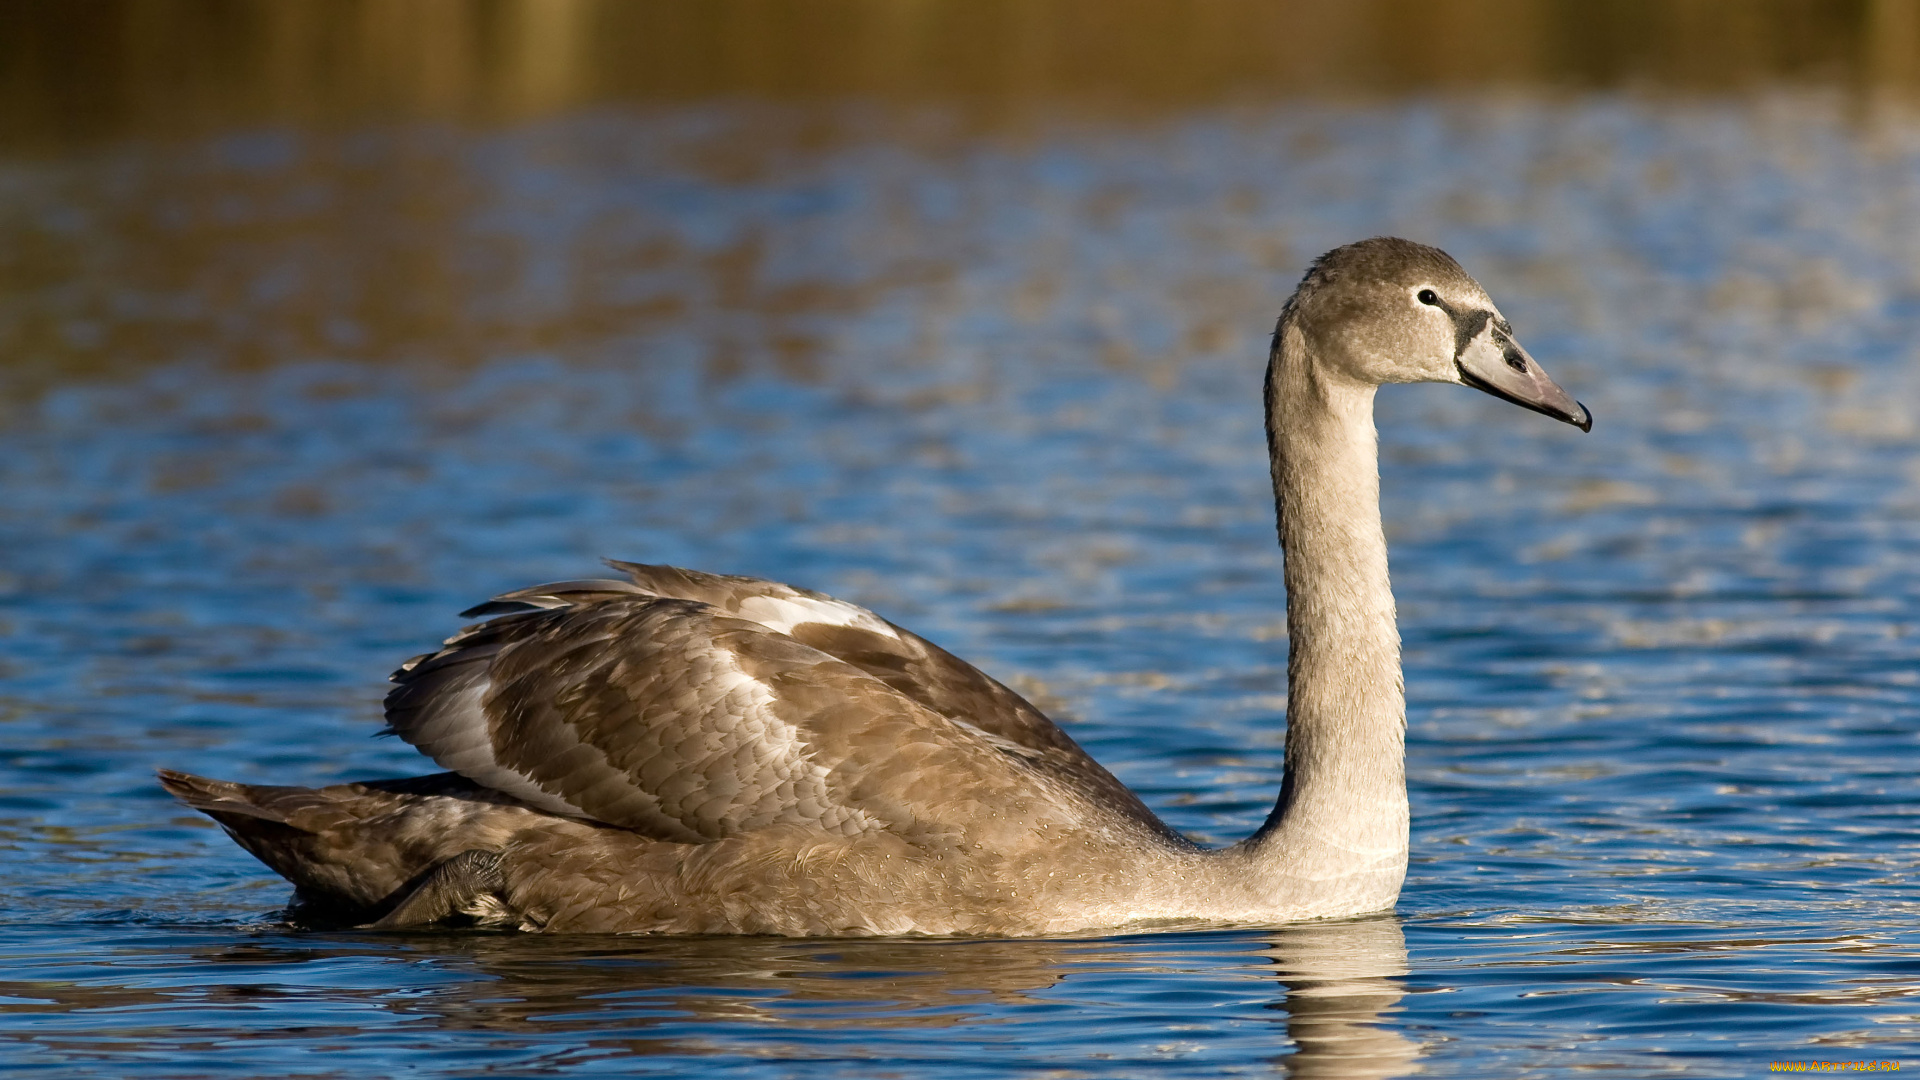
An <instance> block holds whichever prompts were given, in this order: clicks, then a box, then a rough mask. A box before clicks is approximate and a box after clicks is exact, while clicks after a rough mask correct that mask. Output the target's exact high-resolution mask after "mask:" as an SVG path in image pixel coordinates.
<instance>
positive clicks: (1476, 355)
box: [1453, 317, 1593, 431]
mask: <svg viewBox="0 0 1920 1080" xmlns="http://www.w3.org/2000/svg"><path fill="white" fill-rule="evenodd" d="M1505 326H1506V324H1505V323H1504V322H1500V321H1498V320H1496V319H1493V318H1491V317H1484V321H1483V322H1481V324H1480V326H1479V327H1478V330H1477V332H1476V333H1474V334H1472V335H1471V336H1466V335H1464V334H1463V335H1462V336H1463V337H1465V338H1466V340H1465V341H1463V342H1462V343H1461V345H1460V351H1459V352H1458V353H1457V354H1455V356H1454V358H1453V365H1454V367H1455V368H1457V369H1458V370H1459V372H1460V381H1461V382H1463V383H1466V384H1467V385H1468V386H1471V387H1474V388H1475V389H1479V390H1485V391H1486V392H1487V393H1489V394H1492V395H1493V396H1494V397H1497V398H1505V399H1507V400H1508V401H1511V402H1513V403H1514V404H1515V405H1518V406H1520V407H1522V408H1526V409H1532V410H1533V411H1534V412H1538V413H1546V414H1547V415H1548V416H1551V417H1553V418H1554V419H1555V420H1564V421H1566V422H1567V423H1569V424H1572V425H1573V426H1574V427H1577V428H1579V429H1580V430H1581V431H1592V430H1593V414H1592V413H1590V412H1588V411H1587V407H1586V406H1585V405H1582V404H1580V403H1579V402H1577V401H1575V400H1573V396H1572V395H1570V394H1568V393H1567V392H1566V391H1565V390H1562V389H1560V387H1559V386H1558V385H1557V384H1556V383H1555V382H1554V381H1553V380H1552V379H1549V378H1547V373H1546V372H1544V371H1541V370H1540V365H1539V364H1537V363H1535V362H1534V360H1533V357H1531V356H1528V355H1527V350H1525V349H1523V348H1521V347H1520V343H1519V342H1517V341H1515V340H1513V335H1512V334H1509V333H1508V332H1507V331H1506V330H1505V329H1504V327H1505Z"/></svg>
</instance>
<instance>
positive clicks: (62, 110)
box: [0, 0, 1920, 153]
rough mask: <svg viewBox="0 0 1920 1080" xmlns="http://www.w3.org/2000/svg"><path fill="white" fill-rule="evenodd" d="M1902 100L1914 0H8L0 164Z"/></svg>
mask: <svg viewBox="0 0 1920 1080" xmlns="http://www.w3.org/2000/svg"><path fill="white" fill-rule="evenodd" d="M1782 80H1786V81H1798V82H1813V83H1822V84H1833V85H1837V86H1842V87H1846V88H1850V89H1871V90H1885V91H1892V92H1895V93H1899V94H1903V95H1904V94H1909V93H1912V92H1913V91H1915V89H1916V88H1920V4H1916V3H1915V2H1914V0H1605V2H1593V0H1347V2H1341V3H1328V2H1323V0H1188V2H1180V0H698V2H653V0H9V2H7V3H5V4H3V5H0V144H3V145H4V146H5V147H6V149H7V150H9V151H11V152H16V153H17V152H19V151H21V150H25V149H30V148H39V149H46V148H57V147H62V146H68V145H71V144H73V143H75V142H77V141H85V140H92V139H100V138H112V137H116V136H121V135H127V134H133V133H139V134H157V133H180V132H195V131H206V130H210V129H219V128H224V127H231V126H236V125H249V124H259V123H288V122H291V123H298V124H308V125H311V124H341V123H355V122H364V121H367V120H391V119H396V118H402V119H422V118H430V119H447V120H456V121H467V122H479V123H485V122H491V121H499V120H513V119H524V118H531V117H536V116H540V115H544V114H549V113H553V112H558V111H564V110H571V109H577V108H579V107H582V106H589V105H594V104H605V103H629V104H630V103H646V102H677V101H685V100H689V99H699V98H709V97H749V98H766V99H779V100H792V99H810V98H822V97H859V98H866V99H873V100H878V101H883V102H892V103H902V102H904V103H919V104H925V103H937V104H942V105H957V106H964V107H965V111H966V112H967V113H968V115H970V116H973V117H979V118H987V119H1004V118H1007V117H1010V116H1012V117H1017V116H1018V115H1020V114H1021V113H1023V112H1024V111H1026V110H1029V109H1032V108H1034V107H1046V108H1054V109H1058V108H1060V107H1063V106H1065V107H1085V108H1094V109H1102V110H1112V109H1130V110H1158V109H1178V108H1189V107H1192V106H1195V105H1204V104H1209V103H1215V102H1221V101H1233V100H1236V99H1249V98H1259V97H1263V96H1273V95H1293V94H1300V93H1338V94H1378V93H1401V92H1406V91H1417V90H1422V89H1458V88H1467V87H1487V86H1502V85H1524V86H1527V87H1531V88H1536V89H1538V88H1543V87H1545V88H1553V87H1564V88H1567V89H1583V88H1593V87H1608V86H1629V87H1635V88H1643V89H1667V90H1676V91H1683V92H1701V93H1720V92H1728V91H1737V90H1742V89H1746V88H1750V87H1752V86H1755V85H1758V84H1761V83H1768V82H1779V81H1782Z"/></svg>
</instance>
